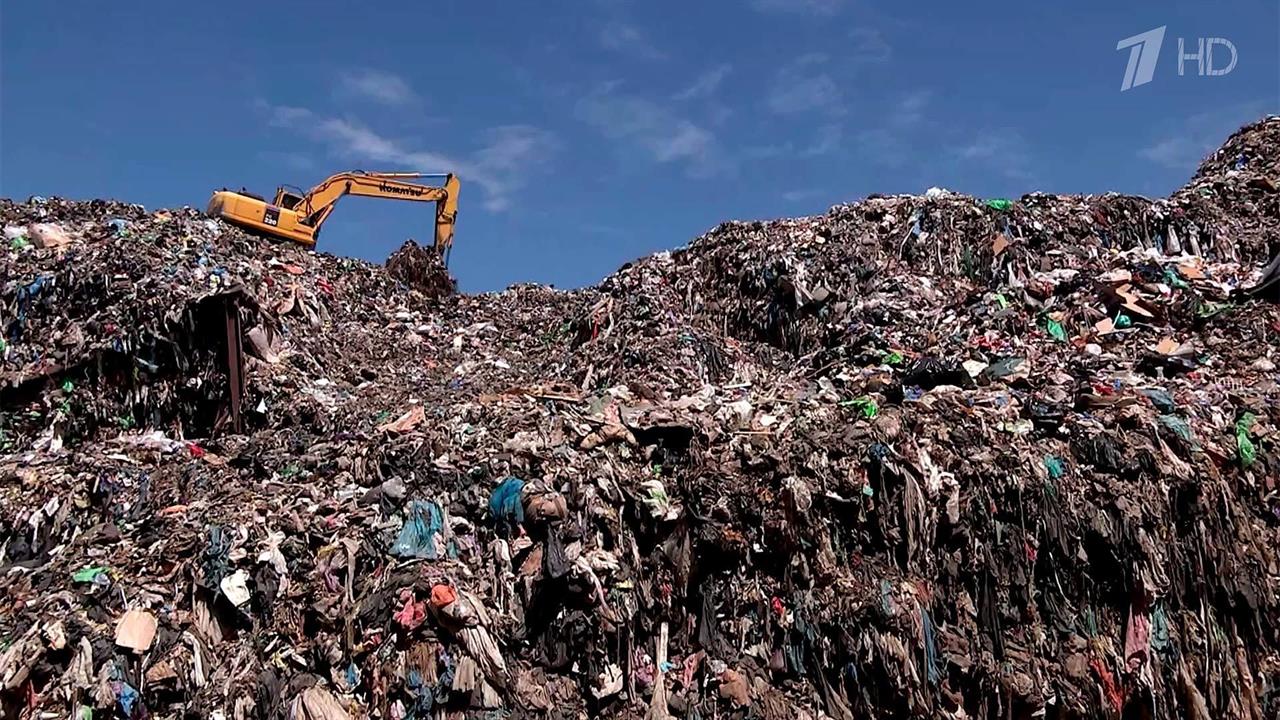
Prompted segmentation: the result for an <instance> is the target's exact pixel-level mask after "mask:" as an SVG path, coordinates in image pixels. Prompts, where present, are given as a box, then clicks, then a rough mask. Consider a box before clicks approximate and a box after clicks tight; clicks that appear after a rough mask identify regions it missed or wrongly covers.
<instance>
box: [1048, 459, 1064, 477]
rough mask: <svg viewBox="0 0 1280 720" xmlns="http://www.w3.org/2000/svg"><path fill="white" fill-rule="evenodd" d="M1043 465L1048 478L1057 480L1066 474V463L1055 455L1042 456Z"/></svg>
mask: <svg viewBox="0 0 1280 720" xmlns="http://www.w3.org/2000/svg"><path fill="white" fill-rule="evenodd" d="M1044 467H1045V469H1046V470H1048V471H1049V478H1050V479H1052V480H1057V479H1058V478H1060V477H1062V476H1063V475H1066V474H1067V464H1066V463H1064V462H1063V461H1062V458H1060V457H1058V456H1056V455H1046V456H1045V458H1044Z"/></svg>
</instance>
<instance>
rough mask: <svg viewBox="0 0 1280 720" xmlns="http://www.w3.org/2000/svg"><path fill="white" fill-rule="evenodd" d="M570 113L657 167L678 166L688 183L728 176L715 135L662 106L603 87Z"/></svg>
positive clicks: (585, 98)
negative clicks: (640, 153) (638, 151)
mask: <svg viewBox="0 0 1280 720" xmlns="http://www.w3.org/2000/svg"><path fill="white" fill-rule="evenodd" d="M574 112H575V114H576V115H577V116H578V118H579V119H581V120H582V121H583V122H586V123H587V124H588V125H591V126H592V127H594V128H595V129H596V130H597V131H599V132H600V134H602V135H604V136H605V137H606V138H608V139H610V140H614V141H618V142H620V143H625V144H627V145H630V146H633V147H638V148H640V149H641V150H643V151H644V152H645V154H647V155H648V156H649V158H650V159H651V160H653V161H654V162H658V163H664V164H667V163H671V164H679V165H682V166H683V167H684V168H685V172H686V173H688V174H689V175H690V176H691V177H699V178H701V177H710V176H712V175H716V174H719V173H721V172H725V171H727V170H730V169H731V167H732V164H731V163H729V162H728V161H727V159H726V158H725V157H724V153H723V151H722V148H721V147H720V144H719V142H718V141H717V139H716V137H715V134H714V133H712V132H711V131H709V130H707V129H706V128H704V127H702V126H700V125H698V124H697V123H694V122H693V121H691V120H689V119H687V118H684V117H681V116H679V115H677V114H675V113H673V112H671V111H670V110H669V109H667V108H666V106H665V105H663V104H660V103H657V102H654V101H652V100H648V99H646V98H643V97H640V96H637V95H630V94H626V93H620V92H617V89H616V85H614V84H608V85H605V86H603V87H601V88H599V89H598V90H596V91H595V92H593V93H591V94H590V95H587V96H586V97H584V98H582V99H581V100H579V101H578V103H577V105H576V106H575V107H574Z"/></svg>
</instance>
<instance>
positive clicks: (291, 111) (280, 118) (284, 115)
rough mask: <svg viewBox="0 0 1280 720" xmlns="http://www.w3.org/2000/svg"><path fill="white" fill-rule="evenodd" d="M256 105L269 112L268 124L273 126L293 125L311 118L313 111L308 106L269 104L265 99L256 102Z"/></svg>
mask: <svg viewBox="0 0 1280 720" xmlns="http://www.w3.org/2000/svg"><path fill="white" fill-rule="evenodd" d="M255 107H257V108H259V109H260V110H264V111H265V112H266V113H267V124H268V125H270V126H271V127H292V126H293V125H298V124H301V123H303V122H305V121H307V120H310V119H311V111H310V110H308V109H306V108H301V107H290V106H288V105H269V104H267V103H266V102H265V101H263V100H259V101H258V102H257V103H255Z"/></svg>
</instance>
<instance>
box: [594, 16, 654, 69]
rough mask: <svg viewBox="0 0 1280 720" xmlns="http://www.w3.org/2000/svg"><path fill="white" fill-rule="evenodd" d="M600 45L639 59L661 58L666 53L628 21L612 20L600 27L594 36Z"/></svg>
mask: <svg viewBox="0 0 1280 720" xmlns="http://www.w3.org/2000/svg"><path fill="white" fill-rule="evenodd" d="M596 39H597V40H599V41H600V47H602V48H604V49H606V50H612V51H614V52H616V53H619V54H622V55H629V56H631V57H634V58H639V59H641V60H661V59H663V58H665V57H666V53H664V52H662V51H661V50H659V49H658V48H657V47H656V46H655V45H654V44H653V43H652V42H650V41H649V38H648V37H646V36H645V34H644V32H643V31H641V30H640V28H638V27H636V26H635V25H632V24H630V23H624V22H621V21H618V20H612V21H610V22H608V23H605V25H604V27H602V28H600V33H599V35H598V36H597V38H596Z"/></svg>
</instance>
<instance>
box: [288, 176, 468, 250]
mask: <svg viewBox="0 0 1280 720" xmlns="http://www.w3.org/2000/svg"><path fill="white" fill-rule="evenodd" d="M421 178H444V183H443V185H440V186H430V185H419V184H417V183H412V182H407V181H408V180H415V179H421ZM284 195H285V189H284V188H281V189H280V190H278V191H277V193H276V202H277V204H280V203H281V202H282V201H283V199H284ZM344 195H359V196H362V197H377V198H389V199H392V200H409V201H413V202H434V203H435V204H436V236H435V247H436V250H437V251H438V252H440V253H441V254H445V253H447V252H448V251H449V249H450V248H451V247H452V246H453V227H454V222H455V220H456V217H457V214H458V178H457V176H455V175H453V174H447V175H429V174H425V173H366V172H342V173H338V174H336V175H333V176H331V177H329V178H327V179H325V181H324V182H322V183H320V184H319V185H317V186H315V187H314V188H312V189H311V191H310V192H308V193H307V194H306V195H304V196H303V197H302V199H301V200H300V201H297V205H295V207H294V210H296V211H297V212H298V214H299V215H301V216H302V223H303V224H304V225H308V226H310V227H312V228H314V232H319V231H320V226H321V225H322V224H324V221H325V220H327V219H328V218H329V214H330V213H332V212H333V208H334V206H336V205H337V203H338V200H339V199H341V198H342V196H344Z"/></svg>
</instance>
